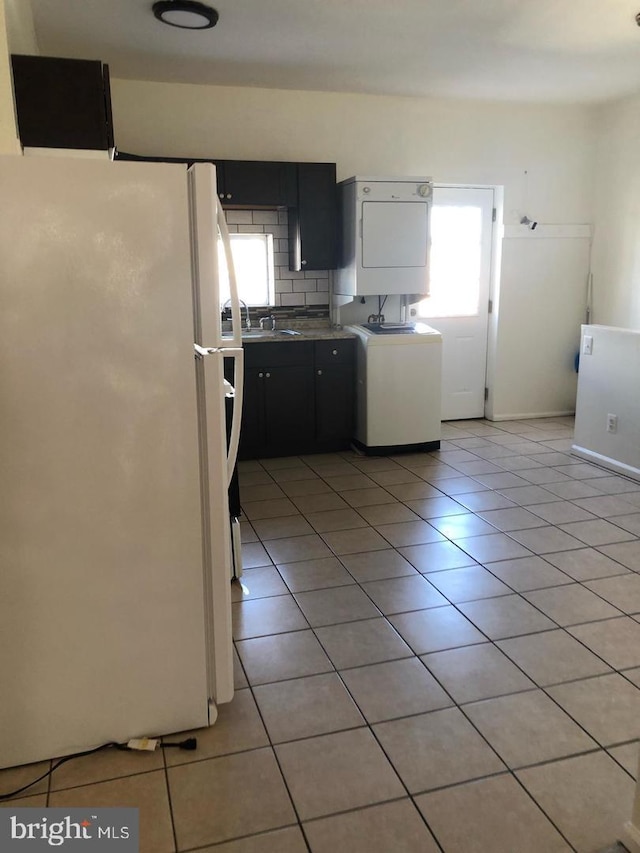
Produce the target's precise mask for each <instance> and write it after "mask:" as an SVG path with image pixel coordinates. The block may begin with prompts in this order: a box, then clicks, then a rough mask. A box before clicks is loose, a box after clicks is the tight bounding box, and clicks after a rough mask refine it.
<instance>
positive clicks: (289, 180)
mask: <svg viewBox="0 0 640 853" xmlns="http://www.w3.org/2000/svg"><path fill="white" fill-rule="evenodd" d="M222 167H223V171H224V190H223V192H224V198H223V204H228V205H229V204H230V205H235V204H247V205H253V206H255V207H260V206H263V205H268V206H272V207H282V206H286V205H288V204H291V202H292V199H293V197H294V190H295V165H294V164H293V163H278V162H275V163H269V162H260V161H249V160H224V161H223V162H222Z"/></svg>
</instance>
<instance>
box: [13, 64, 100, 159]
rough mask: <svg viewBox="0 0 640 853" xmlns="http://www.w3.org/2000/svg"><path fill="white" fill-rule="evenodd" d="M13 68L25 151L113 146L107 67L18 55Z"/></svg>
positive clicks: (19, 123)
mask: <svg viewBox="0 0 640 853" xmlns="http://www.w3.org/2000/svg"><path fill="white" fill-rule="evenodd" d="M11 66H12V71H13V87H14V94H15V103H16V115H17V119H18V131H19V134H20V142H21V144H22V146H23V148H67V149H74V148H75V149H86V150H95V151H100V150H103V151H107V150H108V149H110V148H113V144H114V143H113V123H112V118H111V94H110V88H109V67H108V66H107V65H105V64H103V63H102V62H100V61H98V60H89V59H60V58H57V57H50V56H24V55H21V54H13V55H12V56H11Z"/></svg>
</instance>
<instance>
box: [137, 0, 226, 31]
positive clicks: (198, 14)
mask: <svg viewBox="0 0 640 853" xmlns="http://www.w3.org/2000/svg"><path fill="white" fill-rule="evenodd" d="M151 9H152V11H153V14H154V15H155V16H156V18H157V19H158V20H159V21H162V23H163V24H168V25H169V26H170V27H180V28H181V29H183V30H208V29H209V28H210V27H215V25H216V24H217V23H218V17H219V15H218V13H217V11H216V10H215V9H212V8H211V6H205V4H204V3H197V2H196V1H195V0H158V2H157V3H154V4H153V6H152V7H151Z"/></svg>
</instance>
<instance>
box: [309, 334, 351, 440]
mask: <svg viewBox="0 0 640 853" xmlns="http://www.w3.org/2000/svg"><path fill="white" fill-rule="evenodd" d="M354 388H355V341H354V340H352V339H339V340H330V341H316V346H315V403H316V435H315V438H316V444H317V447H318V450H321V451H325V452H329V451H332V450H342V449H344V448H346V447H348V446H349V442H350V441H351V439H352V438H353V427H354Z"/></svg>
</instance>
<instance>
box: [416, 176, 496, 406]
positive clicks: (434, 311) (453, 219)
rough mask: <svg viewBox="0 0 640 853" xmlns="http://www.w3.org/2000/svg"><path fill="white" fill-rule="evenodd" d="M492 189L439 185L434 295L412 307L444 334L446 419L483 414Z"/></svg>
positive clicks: (433, 226)
mask: <svg viewBox="0 0 640 853" xmlns="http://www.w3.org/2000/svg"><path fill="white" fill-rule="evenodd" d="M493 208H494V192H493V189H491V188H490V187H489V188H479V189H478V188H474V187H445V186H436V187H434V191H433V207H432V210H431V249H430V260H429V278H430V295H429V296H428V297H427V298H426V299H423V300H422V301H421V302H419V303H417V304H416V305H414V306H412V307H413V311H415V313H416V315H417V316H419V317H420V318H424V319H426V320H427V322H428V323H429V324H430V325H431V326H433V327H434V328H435V329H438V330H439V331H440V332H441V333H442V420H457V419H461V418H478V417H483V415H484V388H485V375H486V365H487V330H488V321H489V287H490V281H491V245H492V226H493Z"/></svg>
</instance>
